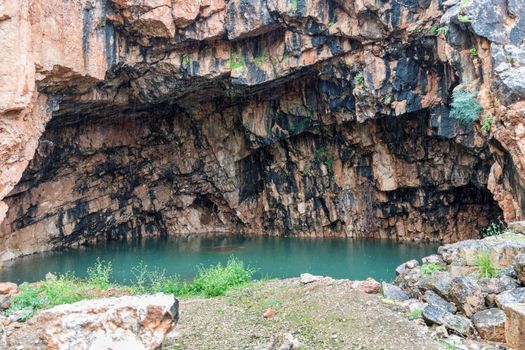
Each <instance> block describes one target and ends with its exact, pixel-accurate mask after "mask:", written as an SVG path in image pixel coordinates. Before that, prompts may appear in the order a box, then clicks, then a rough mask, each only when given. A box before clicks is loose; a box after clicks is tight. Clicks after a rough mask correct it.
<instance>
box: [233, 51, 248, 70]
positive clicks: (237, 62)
mask: <svg viewBox="0 0 525 350" xmlns="http://www.w3.org/2000/svg"><path fill="white" fill-rule="evenodd" d="M244 67H246V58H245V57H244V56H243V55H240V54H238V53H235V52H234V53H232V54H231V59H230V68H231V69H238V68H244Z"/></svg>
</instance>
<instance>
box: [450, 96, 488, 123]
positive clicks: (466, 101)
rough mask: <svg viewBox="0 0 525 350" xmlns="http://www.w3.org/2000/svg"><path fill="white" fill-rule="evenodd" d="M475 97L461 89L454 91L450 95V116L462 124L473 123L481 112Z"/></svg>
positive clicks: (481, 109)
mask: <svg viewBox="0 0 525 350" xmlns="http://www.w3.org/2000/svg"><path fill="white" fill-rule="evenodd" d="M476 97H477V95H476V94H474V93H470V92H466V91H465V90H463V89H459V90H456V91H454V92H453V93H452V103H451V106H452V109H451V111H450V115H451V116H452V117H453V118H456V119H457V120H459V121H460V122H461V123H463V124H467V125H471V124H472V123H474V122H475V121H476V120H478V116H479V114H480V113H481V112H482V111H483V108H482V107H481V104H480V103H479V101H478V100H477V98H476Z"/></svg>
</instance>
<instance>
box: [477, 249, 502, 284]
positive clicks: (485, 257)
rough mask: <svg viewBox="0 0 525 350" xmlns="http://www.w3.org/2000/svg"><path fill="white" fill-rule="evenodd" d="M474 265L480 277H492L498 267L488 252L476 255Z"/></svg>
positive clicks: (496, 273)
mask: <svg viewBox="0 0 525 350" xmlns="http://www.w3.org/2000/svg"><path fill="white" fill-rule="evenodd" d="M476 266H477V267H478V269H479V274H480V276H481V277H484V278H493V277H496V276H497V275H498V272H499V268H497V267H496V266H495V265H494V264H493V263H492V260H491V259H490V255H489V253H488V252H483V253H479V254H478V255H477V256H476Z"/></svg>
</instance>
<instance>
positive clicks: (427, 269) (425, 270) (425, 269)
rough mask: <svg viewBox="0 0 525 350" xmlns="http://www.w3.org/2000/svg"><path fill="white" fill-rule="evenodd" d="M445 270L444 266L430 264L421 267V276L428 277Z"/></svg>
mask: <svg viewBox="0 0 525 350" xmlns="http://www.w3.org/2000/svg"><path fill="white" fill-rule="evenodd" d="M441 270H443V266H442V265H441V264H439V263H429V264H423V265H421V274H422V275H423V276H428V275H430V274H432V273H434V272H437V271H441Z"/></svg>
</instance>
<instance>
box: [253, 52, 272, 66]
mask: <svg viewBox="0 0 525 350" xmlns="http://www.w3.org/2000/svg"><path fill="white" fill-rule="evenodd" d="M269 58H270V54H269V53H268V52H265V53H263V54H262V55H261V56H257V57H254V58H253V63H254V64H255V65H256V66H257V68H259V69H261V68H262V67H263V65H264V62H266V61H268V59H269Z"/></svg>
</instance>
